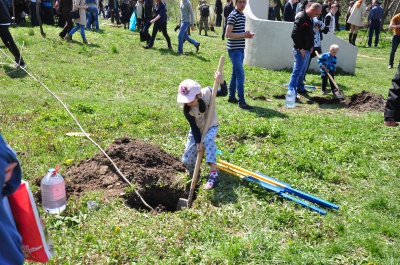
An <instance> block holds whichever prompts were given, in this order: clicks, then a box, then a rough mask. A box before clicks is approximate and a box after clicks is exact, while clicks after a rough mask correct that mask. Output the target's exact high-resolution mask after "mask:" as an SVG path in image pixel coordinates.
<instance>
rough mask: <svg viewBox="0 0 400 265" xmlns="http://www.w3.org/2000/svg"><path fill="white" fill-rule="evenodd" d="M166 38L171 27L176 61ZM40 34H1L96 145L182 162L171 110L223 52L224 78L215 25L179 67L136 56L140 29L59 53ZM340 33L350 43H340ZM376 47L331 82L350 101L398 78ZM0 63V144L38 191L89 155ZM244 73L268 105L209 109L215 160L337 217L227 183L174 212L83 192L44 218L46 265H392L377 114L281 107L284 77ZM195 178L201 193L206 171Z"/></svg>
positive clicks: (22, 79) (179, 126)
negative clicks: (48, 241) (141, 144)
mask: <svg viewBox="0 0 400 265" xmlns="http://www.w3.org/2000/svg"><path fill="white" fill-rule="evenodd" d="M100 22H104V21H103V20H100ZM174 27H175V23H174V22H171V23H169V25H168V29H169V34H170V37H171V40H172V44H173V47H174V50H175V51H176V49H177V34H176V33H175V32H174V31H173V28H174ZM44 29H45V32H46V34H47V37H46V38H42V37H41V36H40V33H39V29H38V28H35V29H34V30H32V29H31V28H29V27H19V28H12V29H11V31H12V34H13V36H14V38H15V40H16V42H17V44H18V46H19V47H21V45H22V43H24V46H23V56H24V58H25V60H26V62H27V63H28V68H27V70H28V71H29V72H30V73H32V74H33V75H34V76H35V77H37V78H38V79H39V80H40V81H41V82H43V83H44V84H45V85H46V86H47V87H48V88H49V89H51V90H52V91H53V92H54V93H55V94H56V95H57V96H58V97H60V99H61V100H62V101H63V102H65V104H66V105H67V106H68V107H69V108H70V109H71V111H72V112H73V114H74V115H75V116H76V118H77V119H78V120H79V122H80V123H81V124H82V126H83V127H84V128H85V130H86V131H87V132H88V133H90V134H91V135H92V137H93V139H95V140H96V142H98V143H99V144H100V145H101V146H102V147H104V148H105V147H107V146H108V145H109V144H110V143H111V142H112V141H113V140H114V139H115V138H117V137H122V136H126V137H131V138H137V139H142V140H145V141H147V142H149V143H151V144H154V145H159V146H161V147H162V148H163V149H164V150H166V151H167V152H169V153H172V154H175V155H181V153H182V151H183V149H184V144H185V139H186V133H187V130H188V124H187V122H186V120H185V118H184V117H183V115H182V112H181V109H180V106H179V105H178V104H177V103H176V90H177V86H178V84H179V83H180V82H181V81H182V80H183V79H185V78H192V79H194V80H196V81H198V82H199V83H200V84H202V85H203V86H207V85H210V86H211V85H212V84H213V75H214V72H215V70H216V68H217V65H218V60H219V57H220V56H221V55H224V56H226V57H227V61H226V63H225V66H224V74H225V78H226V79H227V80H228V81H229V78H230V74H231V63H230V61H229V58H228V56H227V52H226V50H225V43H224V42H222V41H221V40H220V33H221V29H220V28H216V30H217V33H218V35H217V34H214V33H211V36H210V37H208V38H207V37H204V36H198V35H197V33H196V32H195V33H193V36H194V38H195V39H196V40H199V41H200V42H201V43H202V44H201V49H200V52H199V53H195V48H194V47H193V46H192V45H190V44H188V43H186V44H185V46H184V50H185V53H186V54H185V55H184V56H177V55H176V54H175V53H173V52H170V51H168V50H167V44H166V42H165V40H164V39H163V38H161V39H158V40H156V42H155V45H154V48H153V49H151V50H144V49H143V48H142V47H141V46H142V45H143V43H140V42H139V34H138V33H137V32H131V31H127V30H123V29H122V28H115V27H111V26H108V25H101V29H102V32H101V33H100V34H98V33H92V32H87V39H88V41H89V42H90V43H91V44H90V45H88V46H85V45H82V43H81V38H80V35H79V33H77V34H75V35H74V36H73V38H74V41H73V42H72V43H67V42H65V41H62V40H61V39H60V38H59V37H58V31H59V30H60V29H57V28H54V27H48V26H45V27H44ZM338 35H339V36H340V37H343V38H344V39H346V38H347V32H340V33H339V34H338ZM159 37H161V34H159ZM362 37H363V35H362V33H360V34H359V45H360V46H361V44H360V42H361V41H362ZM382 37H383V38H382V42H381V43H380V44H379V49H366V48H362V47H360V48H359V50H358V59H357V68H356V72H355V75H346V74H343V73H339V74H338V75H336V77H335V80H336V81H337V83H338V85H339V86H340V87H341V88H342V89H343V91H344V93H345V94H346V95H347V96H351V95H353V94H355V93H359V92H361V91H362V90H366V91H369V92H373V93H378V94H382V95H383V96H384V97H385V98H386V95H387V91H388V89H389V87H390V85H391V78H392V77H393V75H394V73H395V71H394V70H387V69H386V67H387V61H388V56H389V51H390V43H391V40H390V34H383V35H382ZM364 42H365V39H364V41H363V43H362V46H364ZM1 48H2V50H3V51H5V52H6V54H8V55H9V52H8V51H6V50H5V47H4V46H2V47H1ZM338 56H340V52H339V54H338ZM398 56H399V55H397V57H398ZM397 57H396V60H398V58H397ZM2 58H3V59H2V62H3V63H4V64H3V69H2V71H1V76H0V83H1V87H2V89H1V92H0V123H1V133H2V134H3V136H4V138H5V139H6V140H7V141H8V143H9V144H10V145H11V146H12V147H13V148H14V149H15V150H16V151H17V152H18V154H19V159H20V160H21V163H22V167H23V172H24V179H26V180H28V181H29V182H30V183H31V185H32V188H33V189H34V190H35V191H37V190H38V187H37V185H38V183H39V182H40V180H41V178H42V176H43V175H44V173H45V172H46V171H47V169H48V168H50V167H53V166H54V165H56V164H61V165H62V167H61V174H63V173H65V169H66V165H69V164H77V163H78V162H79V161H81V160H84V159H87V158H91V157H92V156H93V155H94V154H95V153H97V152H98V150H97V148H96V147H95V146H94V145H93V144H91V143H90V142H89V141H88V140H86V139H84V138H78V137H67V136H66V135H65V134H66V133H67V132H72V131H79V128H78V127H77V125H76V124H75V123H74V121H73V120H72V119H71V118H70V117H69V115H68V114H67V113H66V111H65V110H64V109H63V108H62V106H61V105H60V103H59V102H57V101H56V100H55V99H54V98H53V97H52V96H51V95H50V94H49V93H48V92H47V91H46V90H45V89H44V88H43V87H42V86H40V85H39V84H38V83H37V82H35V81H34V80H33V79H32V78H31V77H30V76H28V75H26V74H25V73H24V72H22V71H13V69H12V68H10V67H8V64H10V63H11V61H9V59H7V58H6V57H5V56H3V57H2ZM245 71H246V84H245V87H246V88H245V89H246V91H251V90H257V91H261V93H263V94H264V95H265V96H266V98H268V99H270V100H271V101H261V100H258V101H255V100H251V99H248V100H247V101H248V103H249V104H250V105H252V106H255V109H254V111H251V112H248V111H243V110H241V109H238V108H237V107H236V106H234V105H233V104H228V103H227V102H226V98H218V99H217V105H218V114H219V119H220V123H221V126H220V129H219V135H218V138H217V144H218V148H219V149H221V150H223V151H224V155H223V158H224V159H225V160H228V161H230V162H232V163H234V164H236V165H240V166H242V167H244V168H246V169H249V170H252V171H260V172H262V173H264V174H267V175H269V176H272V177H275V178H277V179H279V180H282V181H285V182H287V183H289V184H291V186H292V187H294V188H297V189H300V190H303V191H305V192H308V193H312V194H313V195H316V196H319V197H321V198H324V199H326V200H329V201H331V202H334V203H336V204H338V205H339V206H340V209H339V210H337V211H335V210H328V214H327V215H325V216H321V215H319V214H317V213H314V212H312V211H310V210H308V209H305V208H302V207H300V206H298V205H296V204H295V203H293V202H290V201H286V200H283V199H282V198H280V197H278V196H276V195H275V194H273V193H270V192H267V191H265V190H262V189H260V188H258V187H255V186H254V185H249V184H247V183H243V182H240V181H239V180H238V179H237V178H235V177H233V176H230V175H226V174H221V177H222V183H221V185H220V186H219V187H218V188H217V189H215V190H213V191H204V190H202V189H200V190H198V194H197V195H198V196H197V200H196V201H195V202H194V205H193V208H192V209H189V210H183V211H178V212H174V213H163V214H160V215H152V214H151V213H148V212H145V211H137V210H134V209H130V208H128V207H127V206H125V205H124V202H123V201H121V200H117V201H114V202H109V201H104V200H103V199H101V194H98V193H95V194H87V195H85V196H84V197H83V198H80V199H77V198H74V197H71V198H70V199H69V201H68V207H67V210H66V211H65V212H63V213H62V214H61V216H52V215H48V214H43V218H44V219H45V221H46V225H47V228H48V230H49V233H50V235H51V237H52V240H53V242H54V246H55V256H54V258H53V259H52V261H51V262H49V264H373V263H376V264H399V263H400V251H399V248H398V246H399V243H400V234H399V231H400V226H399V223H400V222H399V221H400V214H399V213H400V209H399V206H398V203H397V202H398V201H399V199H400V197H399V196H400V195H399V194H400V186H399V174H400V170H399V169H398V168H399V167H398V164H399V161H400V155H399V152H398V151H397V150H399V147H400V146H399V145H400V144H399V141H398V139H397V137H398V133H399V130H398V128H387V127H384V126H383V118H382V113H379V112H374V111H372V112H368V113H361V112H357V111H352V110H349V109H344V108H340V107H338V106H328V107H327V106H322V105H321V106H319V105H318V104H313V105H308V104H297V105H296V108H295V109H286V108H285V107H284V101H283V100H279V99H275V98H274V97H273V96H274V95H279V94H284V93H285V91H284V89H282V87H281V85H282V84H284V83H287V82H288V80H289V77H290V71H286V70H282V71H272V70H267V69H262V68H258V67H250V66H247V65H245ZM320 82H321V79H320V76H319V75H317V74H313V73H311V74H309V75H307V83H308V84H313V85H320ZM315 94H316V95H318V94H319V91H318V90H317V91H316V92H314V95H315ZM202 172H203V173H202V175H201V178H200V182H202V183H204V182H205V178H206V174H207V169H206V167H205V166H204V170H203V171H202ZM89 200H95V201H97V202H98V203H99V206H100V207H99V209H98V210H97V211H89V210H88V209H87V206H86V203H87V201H89Z"/></svg>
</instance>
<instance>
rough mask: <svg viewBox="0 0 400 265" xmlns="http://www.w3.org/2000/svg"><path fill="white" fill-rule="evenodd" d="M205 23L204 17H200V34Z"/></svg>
mask: <svg viewBox="0 0 400 265" xmlns="http://www.w3.org/2000/svg"><path fill="white" fill-rule="evenodd" d="M203 23H204V20H203V17H200V21H199V35H201V30H202V29H203V27H204V26H203Z"/></svg>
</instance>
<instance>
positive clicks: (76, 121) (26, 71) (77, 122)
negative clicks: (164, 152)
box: [0, 43, 154, 211]
mask: <svg viewBox="0 0 400 265" xmlns="http://www.w3.org/2000/svg"><path fill="white" fill-rule="evenodd" d="M23 46H24V43H23V44H22V47H21V57H20V58H22V49H23ZM0 51H1V52H2V53H3V54H4V55H5V56H6V57H7V58H8V59H10V60H11V61H12V62H14V60H13V59H12V58H11V57H10V56H8V55H7V54H6V53H5V52H4V51H3V49H0ZM19 63H20V62H18V63H16V64H17V65H18V67H19V68H20V69H21V70H23V71H24V72H25V73H27V74H28V75H29V76H30V77H32V78H33V79H34V80H35V81H36V82H38V83H39V84H40V85H41V86H42V87H44V88H45V89H46V90H47V92H49V93H50V94H51V95H52V96H53V97H54V98H55V99H57V101H58V102H60V104H61V105H62V106H63V107H64V109H65V110H66V111H67V112H68V114H69V115H70V116H71V118H72V119H73V120H74V121H75V123H76V124H77V125H78V127H79V129H80V130H81V131H82V133H83V135H85V137H86V138H88V139H89V141H91V142H92V143H93V144H94V145H95V146H96V147H97V148H98V149H99V150H100V151H101V152H102V153H103V154H104V155H105V157H107V159H108V160H110V162H111V164H112V165H113V166H114V168H115V170H116V171H117V172H118V174H119V175H120V176H121V177H122V178H123V179H124V180H125V181H126V182H127V183H128V184H129V186H131V187H132V188H134V186H133V185H132V183H131V182H130V181H129V180H128V179H127V178H126V177H125V176H124V174H122V172H121V171H120V170H119V168H118V167H117V165H116V164H115V163H114V161H113V160H112V159H111V158H110V157H109V156H108V155H107V153H106V152H105V151H104V150H103V149H102V148H101V147H100V145H98V144H97V143H96V142H95V141H94V140H93V139H92V138H91V137H90V136H89V135H88V134H87V133H86V132H85V130H84V129H83V128H82V126H81V124H80V123H79V121H78V120H77V119H76V118H75V116H74V115H73V114H72V113H71V111H70V110H69V109H68V107H67V106H66V105H65V104H64V102H62V101H61V100H60V99H59V98H58V97H57V96H56V95H55V94H54V93H53V92H52V91H51V90H50V89H49V88H48V87H47V86H46V85H45V84H43V83H42V82H41V81H40V80H38V79H37V78H36V77H35V76H33V75H32V74H31V73H29V72H28V70H26V69H25V68H23V67H21V66H20V64H19ZM134 191H135V193H136V195H137V196H138V197H139V198H140V200H141V201H142V203H143V204H144V205H145V206H146V207H148V208H149V209H151V210H153V211H154V209H153V208H152V207H151V206H150V205H148V204H147V203H146V201H145V200H144V199H143V197H142V196H140V194H139V192H138V191H137V190H136V189H134Z"/></svg>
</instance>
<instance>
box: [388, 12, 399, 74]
mask: <svg viewBox="0 0 400 265" xmlns="http://www.w3.org/2000/svg"><path fill="white" fill-rule="evenodd" d="M389 30H393V33H394V35H393V38H392V50H391V52H390V58H389V66H388V69H392V68H393V61H394V55H395V53H396V51H397V47H398V46H399V44H400V13H398V14H397V15H395V16H394V17H393V18H392V20H391V21H390V25H389ZM399 65H400V63H399Z"/></svg>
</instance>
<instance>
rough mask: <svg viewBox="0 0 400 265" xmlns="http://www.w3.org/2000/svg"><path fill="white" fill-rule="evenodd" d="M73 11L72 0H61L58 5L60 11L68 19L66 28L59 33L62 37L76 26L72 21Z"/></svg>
mask: <svg viewBox="0 0 400 265" xmlns="http://www.w3.org/2000/svg"><path fill="white" fill-rule="evenodd" d="M71 11H72V0H61V1H60V3H59V6H58V12H59V13H60V14H61V15H62V16H63V18H64V19H65V21H66V24H65V25H64V28H63V29H62V30H61V32H60V33H59V34H58V36H60V37H61V38H62V39H64V38H65V36H66V35H67V34H68V32H70V31H71V29H72V28H73V27H74V22H72V18H71Z"/></svg>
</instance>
